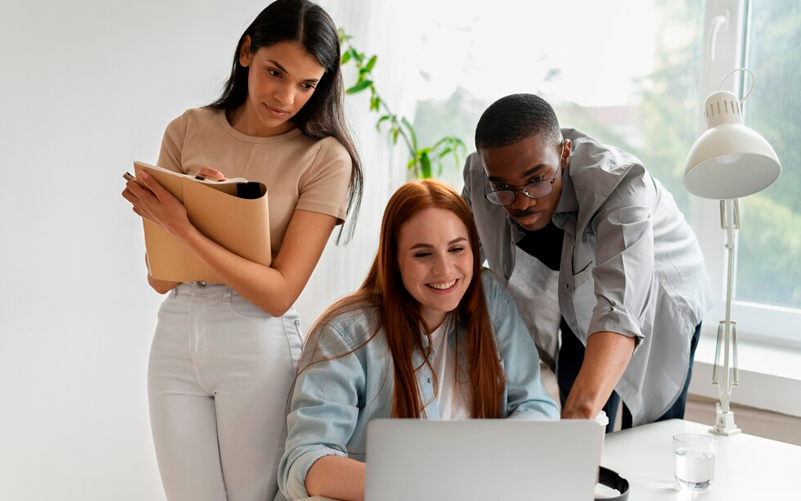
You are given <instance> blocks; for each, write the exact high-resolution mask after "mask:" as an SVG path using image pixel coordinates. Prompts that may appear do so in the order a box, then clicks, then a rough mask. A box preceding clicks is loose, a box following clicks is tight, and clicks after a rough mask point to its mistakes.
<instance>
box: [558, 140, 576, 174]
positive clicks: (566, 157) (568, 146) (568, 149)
mask: <svg viewBox="0 0 801 501" xmlns="http://www.w3.org/2000/svg"><path fill="white" fill-rule="evenodd" d="M564 141H565V151H564V153H562V158H561V159H560V160H561V161H562V162H563V163H564V164H565V169H566V168H567V166H568V165H570V154H571V153H572V152H573V150H572V148H573V141H571V140H570V139H565V140H564Z"/></svg>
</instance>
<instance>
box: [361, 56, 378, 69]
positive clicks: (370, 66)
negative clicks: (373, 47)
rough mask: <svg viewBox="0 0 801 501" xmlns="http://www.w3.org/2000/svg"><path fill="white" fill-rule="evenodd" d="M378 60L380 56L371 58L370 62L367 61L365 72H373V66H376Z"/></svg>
mask: <svg viewBox="0 0 801 501" xmlns="http://www.w3.org/2000/svg"><path fill="white" fill-rule="evenodd" d="M377 58H378V56H373V57H371V58H370V60H369V61H367V65H366V66H365V67H364V71H372V70H373V66H375V61H376V59H377Z"/></svg>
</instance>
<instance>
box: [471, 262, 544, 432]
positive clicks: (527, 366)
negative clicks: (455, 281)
mask: <svg viewBox="0 0 801 501" xmlns="http://www.w3.org/2000/svg"><path fill="white" fill-rule="evenodd" d="M482 278H483V280H484V293H485V294H486V296H487V303H488V307H489V310H490V316H491V317H492V324H493V328H494V329H495V338H496V340H497V345H498V351H499V354H500V356H501V358H502V360H503V367H504V371H505V374H506V412H507V417H509V418H515V419H559V409H558V408H557V406H556V402H554V401H553V399H552V398H551V397H550V396H549V395H548V393H547V392H546V391H545V388H544V387H543V386H542V380H541V378H540V359H539V355H538V353H537V347H536V346H535V345H534V341H533V340H532V339H531V335H530V334H529V333H528V330H527V329H526V326H525V324H524V323H523V320H522V318H520V314H519V313H518V311H517V307H516V306H515V303H514V301H513V300H512V296H511V295H510V294H509V293H508V292H507V291H506V290H505V289H504V288H503V286H501V284H500V283H498V281H497V280H496V279H495V278H494V276H493V275H492V274H491V273H490V272H484V273H483V274H482Z"/></svg>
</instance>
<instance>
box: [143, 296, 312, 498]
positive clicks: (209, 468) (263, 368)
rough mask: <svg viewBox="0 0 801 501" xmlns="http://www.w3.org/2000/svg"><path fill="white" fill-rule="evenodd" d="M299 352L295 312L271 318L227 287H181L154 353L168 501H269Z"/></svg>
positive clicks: (152, 395)
mask: <svg viewBox="0 0 801 501" xmlns="http://www.w3.org/2000/svg"><path fill="white" fill-rule="evenodd" d="M301 347H302V338H301V334H300V319H299V317H298V314H297V313H296V312H295V310H294V308H293V309H291V310H290V311H288V312H287V313H286V314H285V315H284V316H283V317H280V318H277V317H273V316H271V315H270V314H268V313H266V312H265V311H263V310H261V309H260V308H258V307H257V306H255V305H253V304H252V303H251V302H249V301H248V300H246V299H245V298H243V297H242V296H240V295H239V294H237V293H236V292H234V291H232V290H231V289H230V288H229V287H226V286H223V285H216V284H208V285H205V284H203V283H202V282H198V283H190V284H181V285H179V286H178V287H176V288H175V289H174V290H173V291H172V292H170V293H169V296H168V297H167V299H166V300H165V301H164V303H163V304H162V305H161V309H160V310H159V318H158V327H157V328H156V335H155V337H154V339H153V345H152V347H151V350H150V364H149V367H148V397H149V402H150V423H151V427H152V429H153V441H154V442H155V445H156V457H157V459H158V464H159V471H160V472H161V480H162V483H163V484H164V490H165V492H166V494H167V499H168V500H169V501H268V500H272V499H273V496H274V495H275V492H276V490H277V484H276V471H277V468H278V461H279V460H280V459H281V454H282V453H283V451H284V442H285V440H286V407H287V395H288V393H289V388H290V386H291V385H292V381H293V380H294V377H295V367H296V365H297V361H298V357H299V356H300V351H301Z"/></svg>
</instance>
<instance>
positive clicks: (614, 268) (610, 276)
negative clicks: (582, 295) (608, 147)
mask: <svg viewBox="0 0 801 501" xmlns="http://www.w3.org/2000/svg"><path fill="white" fill-rule="evenodd" d="M648 195H649V194H648V190H647V189H646V188H645V186H644V185H643V183H642V178H635V179H633V180H627V181H626V182H624V183H623V184H622V185H621V186H619V187H618V188H617V189H616V190H615V191H614V192H613V194H612V196H611V197H610V198H609V200H608V201H607V203H606V204H604V207H603V208H602V209H601V210H600V211H599V213H598V216H597V217H596V221H597V236H596V238H597V243H596V247H595V262H596V263H597V264H596V266H595V269H594V270H593V271H592V276H593V279H594V282H595V297H596V300H597V303H596V305H595V308H594V309H593V312H592V317H591V319H590V324H589V328H588V330H587V334H588V335H592V334H594V333H596V332H601V331H610V332H615V333H618V334H622V335H624V336H630V337H634V338H636V339H637V346H639V344H640V343H639V341H640V340H641V339H642V337H643V333H642V319H643V316H644V314H645V311H646V309H647V308H648V303H649V301H651V300H652V299H653V296H654V292H655V291H652V290H651V288H652V286H653V274H654V232H653V216H652V212H651V209H650V203H649V201H648Z"/></svg>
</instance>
